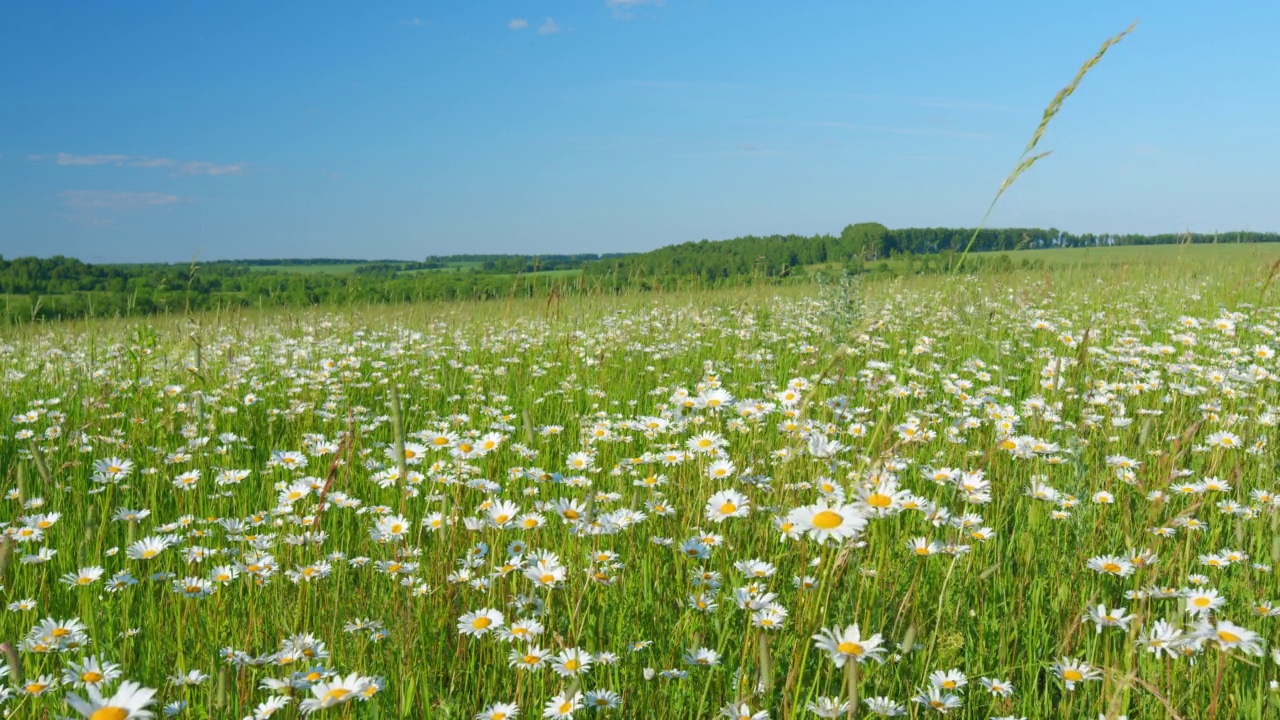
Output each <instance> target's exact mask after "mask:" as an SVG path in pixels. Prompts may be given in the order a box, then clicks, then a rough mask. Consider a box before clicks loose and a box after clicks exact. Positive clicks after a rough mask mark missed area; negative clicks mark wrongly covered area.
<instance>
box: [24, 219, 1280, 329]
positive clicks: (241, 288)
mask: <svg viewBox="0 0 1280 720" xmlns="http://www.w3.org/2000/svg"><path fill="white" fill-rule="evenodd" d="M971 238H973V239H974V240H973V247H972V250H973V252H975V253H978V255H976V256H972V257H970V258H969V259H968V260H967V261H966V263H965V271H966V272H986V271H990V270H1007V269H1013V268H1015V267H1035V266H1037V265H1038V264H1039V263H1040V261H1039V260H1034V259H1031V258H1024V259H1022V260H1020V261H1015V260H1013V259H1012V258H1011V256H1010V255H1009V253H1015V251H1020V250H1032V249H1043V248H1072V247H1103V246H1124V245H1155V244H1173V243H1209V242H1280V234H1277V233H1258V232H1240V233H1228V234H1223V235H1210V234H1182V235H1178V234H1159V235H1134V234H1129V235H1118V234H1103V235H1095V234H1080V235H1074V234H1071V233H1066V232H1062V231H1060V230H1057V229H1054V228H1047V229H1045V228H992V229H984V230H982V231H980V232H978V233H977V235H976V238H975V236H974V232H973V230H972V229H965V228H903V229H896V230H891V229H889V228H887V227H885V226H884V225H881V224H879V223H859V224H853V225H848V226H846V227H845V228H844V229H843V230H842V231H841V232H840V233H839V234H838V235H829V234H820V235H812V236H805V235H769V236H745V237H739V238H733V239H730V240H720V241H714V242H713V241H709V240H702V241H700V242H687V243H681V244H679V245H669V246H666V247H662V248H659V249H657V250H653V251H651V252H646V253H635V254H626V253H611V254H597V253H584V254H577V255H544V256H532V255H481V254H464V255H433V256H428V257H426V258H425V259H423V260H421V261H416V260H414V261H408V260H377V261H364V260H347V259H333V258H311V259H279V260H220V261H212V262H207V263H190V264H165V263H150V264H133V265H123V264H90V263H85V262H82V261H80V260H77V259H75V258H68V257H62V256H54V257H49V258H37V257H21V258H15V259H12V260H6V259H4V258H3V257H0V296H2V297H3V307H2V308H0V310H2V311H3V312H4V315H5V318H6V320H7V321H9V322H14V321H19V322H21V321H28V320H38V319H56V318H71V317H85V316H93V317H109V316H119V315H137V314H149V313H166V312H184V311H189V310H208V309H214V308H220V307H229V308H230V307H280V306H311V305H333V306H339V305H351V304H361V303H363V304H368V303H393V302H413V301H427V300H464V299H469V300H483V299H489V298H501V297H515V296H548V295H571V294H577V293H618V292H623V291H627V290H639V291H653V290H670V289H680V288H690V287H724V286H730V285H742V284H750V283H769V284H777V283H787V282H803V281H805V278H806V276H807V275H810V274H812V272H813V271H814V270H822V271H826V272H829V273H830V272H834V273H839V272H847V273H854V274H859V273H881V274H883V273H895V274H896V273H910V274H919V273H938V272H946V271H949V270H950V269H951V268H953V267H954V266H955V260H956V258H957V257H958V255H959V254H960V253H962V252H963V251H964V250H965V248H966V246H968V244H969V242H970V239H971ZM1015 254H1016V253H1015ZM307 265H313V266H314V265H343V266H349V267H348V268H346V269H345V270H344V271H332V272H300V271H298V270H290V269H289V268H290V267H291V266H307Z"/></svg>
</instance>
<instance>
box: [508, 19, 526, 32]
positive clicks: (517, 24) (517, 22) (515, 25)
mask: <svg viewBox="0 0 1280 720" xmlns="http://www.w3.org/2000/svg"><path fill="white" fill-rule="evenodd" d="M507 27H509V28H511V29H512V30H523V29H525V28H527V27H529V21H528V20H525V19H524V18H511V21H510V22H508V23H507Z"/></svg>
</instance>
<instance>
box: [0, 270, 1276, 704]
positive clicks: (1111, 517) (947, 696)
mask: <svg viewBox="0 0 1280 720" xmlns="http://www.w3.org/2000/svg"><path fill="white" fill-rule="evenodd" d="M1214 247H1216V246H1210V249H1206V246H1195V247H1192V248H1187V249H1185V250H1180V249H1179V248H1177V247H1164V248H1151V249H1147V248H1125V249H1123V250H1122V249H1110V250H1090V251H1077V252H1088V253H1094V254H1093V255H1092V257H1094V258H1097V257H1108V256H1107V255H1106V254H1107V253H1113V254H1112V255H1111V256H1109V257H1110V258H1111V259H1110V260H1109V261H1099V262H1059V263H1048V264H1046V267H1044V268H1042V269H1038V270H1035V271H1013V272H1007V273H989V274H982V275H957V276H937V275H935V276H905V277H896V278H874V277H863V278H856V277H844V278H833V277H828V278H827V279H825V280H824V281H823V282H821V283H817V284H796V285H790V286H782V287H756V288H738V289H731V290H723V291H702V292H667V293H652V294H636V295H623V296H620V297H613V296H604V295H600V296H582V297H573V298H555V297H552V298H541V299H524V300H519V299H510V300H505V301H491V302H487V303H451V304H445V303H419V304H405V305H394V306H377V307H351V308H346V309H343V310H341V311H332V310H329V311H322V310H294V309H274V310H262V311H255V310H239V311H226V312H219V313H216V314H215V313H208V314H200V313H196V314H191V315H188V316H164V317H153V318H140V319H100V320H71V321H65V322H62V323H50V324H42V325H41V324H36V325H24V326H14V327H9V328H5V329H4V330H3V331H2V333H3V334H0V378H2V380H0V382H2V383H3V392H2V393H0V411H2V415H0V417H3V418H4V419H5V422H6V427H5V429H4V431H3V438H2V439H0V492H2V493H3V500H0V508H2V509H0V526H2V527H3V528H4V538H5V539H4V542H2V543H0V585H2V586H3V588H2V589H0V595H2V598H3V600H2V602H3V606H2V607H0V641H3V642H4V643H6V645H5V648H4V650H5V659H6V663H5V669H4V670H3V671H0V672H3V673H4V674H5V675H6V676H7V677H5V678H3V680H2V681H3V682H5V683H7V685H6V686H5V687H4V689H3V690H0V699H2V702H3V705H2V707H3V710H4V712H5V713H7V714H8V716H9V717H15V718H46V717H84V718H90V719H91V720H121V719H122V718H134V717H147V716H148V715H147V713H155V714H156V715H157V716H165V717H179V718H259V719H260V718H268V717H271V718H296V717H299V716H313V717H321V718H323V717H337V718H400V717H411V718H478V719H482V720H512V718H517V717H519V718H539V717H550V718H568V717H616V718H712V717H726V718H735V719H737V718H746V719H747V720H759V719H761V718H775V719H777V718H801V717H825V718H845V717H859V718H867V717H894V716H903V717H912V718H925V717H935V716H937V717H948V718H984V719H985V718H1059V717H1062V718H1091V719H1092V718H1099V717H1103V718H1109V719H1114V718H1119V717H1127V718H1129V719H1130V720H1136V719H1139V718H1142V719H1145V718H1186V719H1187V720H1190V719H1192V718H1223V719H1225V718H1255V719H1257V720H1262V719H1264V718H1274V717H1278V716H1280V694H1277V688H1278V687H1280V685H1278V684H1277V681H1278V680H1280V653H1278V652H1277V650H1276V647H1277V645H1276V641H1277V639H1278V637H1277V636H1278V630H1277V616H1280V605H1277V604H1275V603H1278V602H1280V584H1278V583H1277V581H1276V578H1275V573H1274V564H1275V563H1277V562H1280V535H1278V534H1277V527H1278V525H1280V499H1277V498H1278V497H1280V495H1277V493H1278V492H1280V488H1277V485H1276V471H1277V456H1276V451H1275V449H1274V446H1273V445H1272V444H1271V443H1273V442H1275V435H1276V425H1277V422H1278V421H1280V398H1278V396H1277V374H1276V373H1277V368H1276V357H1275V355H1276V349H1277V347H1278V346H1280V340H1278V339H1277V332H1280V303H1278V302H1277V293H1278V292H1280V290H1278V289H1277V288H1276V287H1275V286H1274V283H1273V274H1274V263H1275V260H1276V258H1277V257H1280V255H1277V254H1276V253H1275V252H1271V251H1272V248H1271V247H1270V246H1268V247H1266V248H1265V250H1259V249H1258V247H1259V246H1248V247H1250V248H1252V249H1249V250H1244V249H1241V250H1232V251H1225V250H1215V249H1213V248H1214ZM1241 247H1244V246H1241ZM1275 249H1276V250H1280V248H1275ZM1027 252H1028V254H1030V253H1034V252H1044V253H1053V252H1062V253H1069V252H1072V251H1027ZM1121 252H1124V253H1126V255H1124V256H1123V258H1122V259H1121V260H1120V261H1116V258H1117V255H1116V254H1118V253H1121ZM1179 253H1183V254H1179ZM1075 257H1083V255H1080V256H1075Z"/></svg>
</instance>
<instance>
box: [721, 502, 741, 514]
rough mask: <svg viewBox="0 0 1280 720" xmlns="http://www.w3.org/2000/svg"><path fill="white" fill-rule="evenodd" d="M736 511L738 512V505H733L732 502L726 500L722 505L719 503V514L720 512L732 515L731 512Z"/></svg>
mask: <svg viewBox="0 0 1280 720" xmlns="http://www.w3.org/2000/svg"><path fill="white" fill-rule="evenodd" d="M736 512H738V506H737V505H734V504H733V503H731V502H727V503H725V504H723V505H721V506H720V514H721V515H732V514H734V513H736Z"/></svg>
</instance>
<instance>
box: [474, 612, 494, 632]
mask: <svg viewBox="0 0 1280 720" xmlns="http://www.w3.org/2000/svg"><path fill="white" fill-rule="evenodd" d="M492 624H493V621H492V620H490V619H489V618H487V617H485V616H483V615H481V616H480V617H478V618H476V619H475V620H472V621H471V627H473V628H475V629H477V630H483V629H485V628H487V627H489V626H490V625H492Z"/></svg>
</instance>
